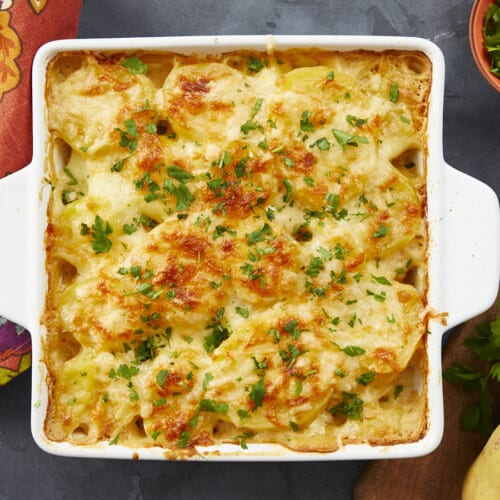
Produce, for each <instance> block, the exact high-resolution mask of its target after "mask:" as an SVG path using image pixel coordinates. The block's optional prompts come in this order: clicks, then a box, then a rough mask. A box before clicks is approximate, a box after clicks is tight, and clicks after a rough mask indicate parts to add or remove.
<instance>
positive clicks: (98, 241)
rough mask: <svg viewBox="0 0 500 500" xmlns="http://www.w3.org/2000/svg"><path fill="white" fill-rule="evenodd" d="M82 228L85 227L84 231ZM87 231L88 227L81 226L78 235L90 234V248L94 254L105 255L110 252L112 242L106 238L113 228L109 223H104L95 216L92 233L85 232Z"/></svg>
mask: <svg viewBox="0 0 500 500" xmlns="http://www.w3.org/2000/svg"><path fill="white" fill-rule="evenodd" d="M84 227H86V229H85V230H84ZM87 229H88V226H86V225H84V224H82V229H81V230H80V234H88V233H89V232H90V234H91V236H92V241H91V246H92V249H93V250H94V252H95V253H106V252H109V251H110V250H111V246H112V242H111V240H110V239H109V238H108V235H110V234H111V233H112V232H113V228H112V227H111V225H110V224H109V222H106V221H104V220H103V219H102V218H101V217H100V216H99V215H96V216H95V221H94V224H92V231H87ZM82 231H83V232H82Z"/></svg>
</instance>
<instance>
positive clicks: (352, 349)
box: [337, 345, 366, 357]
mask: <svg viewBox="0 0 500 500" xmlns="http://www.w3.org/2000/svg"><path fill="white" fill-rule="evenodd" d="M337 347H338V348H339V349H340V350H341V351H342V352H343V353H344V354H347V355H348V356H350V357H355V356H361V355H362V354H364V353H365V352H366V351H365V350H364V349H363V348H362V347H358V346H356V345H348V346H346V347H344V348H341V347H339V346H337Z"/></svg>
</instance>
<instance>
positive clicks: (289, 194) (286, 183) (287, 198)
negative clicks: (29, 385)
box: [283, 179, 293, 203]
mask: <svg viewBox="0 0 500 500" xmlns="http://www.w3.org/2000/svg"><path fill="white" fill-rule="evenodd" d="M283 186H285V190H286V192H285V194H284V195H283V201H284V202H285V203H288V202H289V201H290V198H291V197H292V191H293V188H292V185H291V184H290V181H289V180H288V179H283Z"/></svg>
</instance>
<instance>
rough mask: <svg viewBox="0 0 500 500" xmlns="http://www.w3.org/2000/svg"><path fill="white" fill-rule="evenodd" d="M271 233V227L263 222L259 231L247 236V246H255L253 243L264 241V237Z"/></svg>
mask: <svg viewBox="0 0 500 500" xmlns="http://www.w3.org/2000/svg"><path fill="white" fill-rule="evenodd" d="M272 233H273V230H272V228H271V226H270V225H269V224H268V223H267V222H265V223H264V225H263V226H262V227H261V228H260V229H257V230H256V231H253V232H251V233H249V234H247V242H248V244H249V245H255V243H258V242H260V241H264V240H265V238H266V236H269V235H271V234H272Z"/></svg>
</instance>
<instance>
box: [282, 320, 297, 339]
mask: <svg viewBox="0 0 500 500" xmlns="http://www.w3.org/2000/svg"><path fill="white" fill-rule="evenodd" d="M284 330H285V332H287V333H288V334H289V335H290V336H291V337H292V339H293V340H298V338H299V337H300V334H301V330H300V328H299V322H298V321H297V320H296V319H292V320H290V321H288V322H287V323H286V324H285V327H284Z"/></svg>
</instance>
